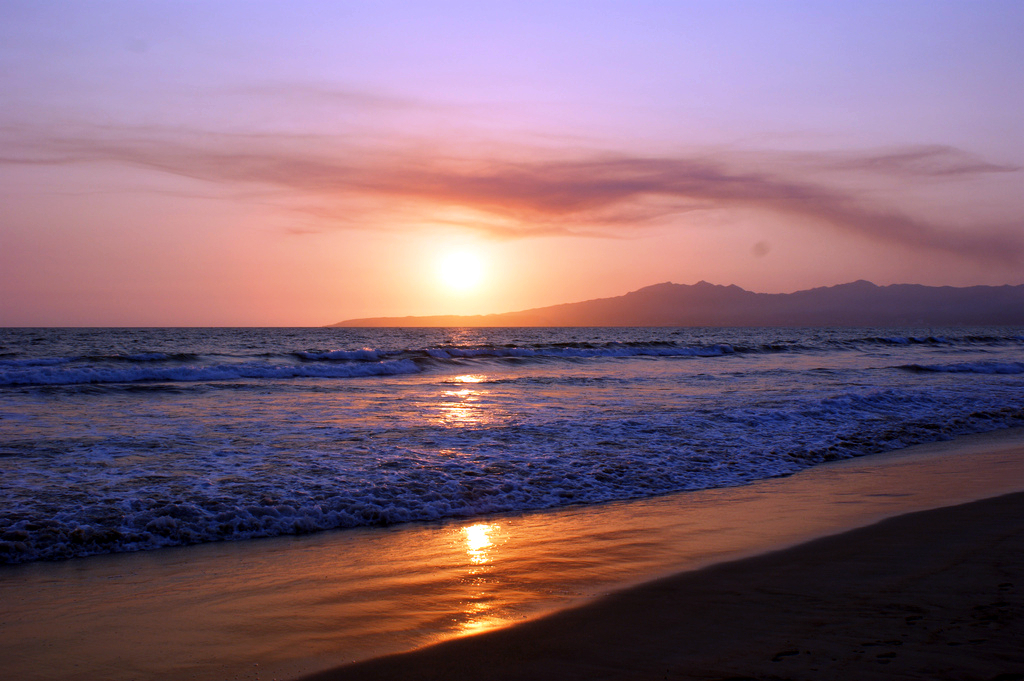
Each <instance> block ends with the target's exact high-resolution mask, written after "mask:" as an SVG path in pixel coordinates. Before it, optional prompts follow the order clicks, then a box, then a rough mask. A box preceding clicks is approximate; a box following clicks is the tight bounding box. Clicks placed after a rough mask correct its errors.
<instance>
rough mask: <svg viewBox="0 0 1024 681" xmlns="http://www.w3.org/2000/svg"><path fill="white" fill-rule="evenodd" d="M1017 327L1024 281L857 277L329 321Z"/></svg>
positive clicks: (1023, 314)
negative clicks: (955, 282) (794, 287)
mask: <svg viewBox="0 0 1024 681" xmlns="http://www.w3.org/2000/svg"><path fill="white" fill-rule="evenodd" d="M986 325H995V326H1017V325H1024V285H1020V286H968V287H963V288H956V287H951V286H922V285H919V284H893V285H891V286H876V285H875V284H872V283H871V282H869V281H863V280H862V281H855V282H852V283H849V284H840V285H838V286H826V287H820V288H813V289H809V290H806V291H797V292H795V293H753V292H751V291H747V290H744V289H742V288H740V287H738V286H719V285H716V284H709V283H707V282H706V281H701V282H698V283H696V284H692V285H686V284H672V283H668V282H666V283H664V284H655V285H653V286H647V287H644V288H642V289H639V290H637V291H632V292H631V293H627V294H625V295H622V296H616V297H614V298H599V299H596V300H586V301H583V302H579V303H565V304H562V305H552V306H550V307H540V308H535V309H531V310H522V311H519V312H505V313H501V314H488V315H465V316H461V315H441V316H431V317H372V318H366V319H349V320H346V321H343V322H338V323H337V324H332V325H331V326H342V327H396V326H412V327H416V326H455V327H459V326H462V327H465V326H677V327H678V326H691V327H692V326H712V327H715V326H718V327H721V326H910V327H922V326H924V327H928V326H986Z"/></svg>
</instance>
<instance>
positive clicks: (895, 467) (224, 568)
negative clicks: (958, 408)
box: [0, 429, 1024, 681]
mask: <svg viewBox="0 0 1024 681" xmlns="http://www.w3.org/2000/svg"><path fill="white" fill-rule="evenodd" d="M1014 491H1024V429H1015V430H1001V431H993V432H989V433H984V434H976V435H969V436H963V437H960V438H957V439H955V440H950V441H944V442H936V443H930V444H926V445H917V446H915V447H910V448H907V449H903V450H895V451H892V452H888V453H883V454H874V455H869V456H864V457H859V458H855V459H847V460H843V461H838V462H833V463H828V464H822V465H819V466H816V467H813V468H810V469H806V470H804V471H801V472H799V473H796V474H794V475H791V476H786V477H780V478H772V479H766V480H761V481H758V482H756V483H752V484H749V485H745V486H742V487H732V488H719V489H710V490H700V491H694V492H684V493H679V494H674V495H669V496H666V497H658V498H652V499H645V500H637V501H631V502H615V503H611V504H607V505H602V506H599V507H576V508H566V509H558V510H555V511H550V512H537V513H532V514H525V515H513V516H492V517H488V518H482V519H481V518H477V519H469V520H466V521H463V522H458V521H454V522H447V523H434V524H428V525H414V526H396V527H392V528H384V529H375V530H356V531H351V530H349V531H341V532H333V533H330V532H329V533H320V534H316V535H308V536H303V537H283V538H277V539H266V540H258V541H250V542H230V543H222V544H208V545H198V546H192V547H183V548H174V549H165V550H159V551H151V552H140V553H134V554H115V555H108V556H92V557H89V558H85V559H78V560H70V561H65V562H62V563H48V564H29V565H23V566H13V567H9V568H7V569H4V570H2V574H0V603H2V605H0V657H2V658H3V659H4V660H5V665H6V668H7V669H8V671H9V673H10V674H11V675H12V676H13V677H17V678H19V679H23V680H26V681H35V680H40V681H41V680H43V679H65V680H67V681H72V680H75V681H77V680H78V679H82V680H84V679H93V678H106V679H110V680H112V681H121V680H124V681H127V680H128V679H133V678H148V679H178V678H193V679H199V680H202V681H207V680H209V681H215V680H220V681H223V679H229V678H230V679H263V680H264V681H265V680H266V679H268V678H279V679H288V678H299V677H301V676H302V675H303V674H309V673H315V672H319V671H322V670H325V669H329V668H332V667H333V668H337V667H338V666H339V665H342V664H344V663H348V662H351V661H357V662H358V661H359V660H371V661H372V660H379V659H381V658H382V656H386V655H389V654H392V653H400V652H402V651H409V650H414V649H421V650H432V648H429V647H428V648H424V646H429V645H431V644H435V643H437V642H439V641H450V642H453V643H454V642H455V641H462V640H467V641H468V640H474V639H473V638H472V637H470V638H456V637H459V636H464V635H466V634H472V633H474V632H485V631H488V630H496V631H497V632H502V631H512V630H518V629H519V627H520V626H521V625H518V624H516V623H518V622H523V621H524V620H526V626H534V623H535V622H540V621H544V620H546V618H547V616H548V615H547V614H549V613H555V614H554V615H553V616H556V617H557V616H559V613H561V612H570V611H572V610H567V608H572V609H574V606H579V605H580V604H581V603H582V604H583V606H582V607H589V605H588V604H592V603H601V602H603V601H604V599H605V598H608V597H609V596H608V594H609V593H612V594H613V595H612V596H611V598H616V597H618V596H617V594H620V593H625V592H626V591H628V590H629V589H630V587H631V586H633V587H636V586H638V585H639V588H645V585H647V584H651V583H652V582H653V581H654V580H658V579H660V578H668V579H674V577H672V576H671V575H678V573H685V574H696V573H694V572H693V571H694V570H699V569H701V568H705V567H706V566H708V565H718V564H723V563H728V562H731V561H735V560H737V559H743V558H746V557H749V556H755V555H762V554H765V553H766V552H770V551H775V550H779V549H785V548H786V547H792V546H795V545H804V544H805V543H806V542H808V541H811V540H815V539H816V538H818V537H822V536H825V535H834V534H836V533H839V532H843V531H844V530H848V529H851V528H855V527H861V526H864V525H869V524H871V523H874V522H876V521H878V520H880V519H882V518H886V517H892V516H902V515H904V514H906V513H910V512H914V511H919V510H922V509H929V508H936V507H943V506H949V505H952V504H957V503H962V502H967V501H972V500H975V499H979V498H986V497H994V496H997V495H1001V494H1005V493H1007V492H1014ZM1019 515H1020V516H1021V517H1024V512H1022V513H1020V514H1019ZM1011 581H1012V580H1011ZM1021 581H1024V578H1022V580H1021ZM510 625H511V626H510ZM502 627H504V628H502ZM443 645H447V644H443ZM460 645H461V644H460ZM56 651H59V655H55V652H56ZM416 654H419V653H416ZM385 659H387V658H385ZM366 664H372V662H367V663H366ZM345 673H349V672H345ZM490 675H491V674H490V672H488V673H486V674H483V676H485V677H489V676H490ZM657 678H662V677H657ZM684 678H685V677H684Z"/></svg>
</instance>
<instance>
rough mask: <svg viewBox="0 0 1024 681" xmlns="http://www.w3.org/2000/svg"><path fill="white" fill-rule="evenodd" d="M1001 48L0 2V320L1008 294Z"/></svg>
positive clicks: (463, 14) (935, 9)
mask: <svg viewBox="0 0 1024 681" xmlns="http://www.w3.org/2000/svg"><path fill="white" fill-rule="evenodd" d="M371 5H372V6H371ZM1022 33H1024V5H1021V4H1020V3H1015V2H996V1H991V2H985V1H982V2H975V3H963V2H941V1H932V0H929V1H928V2H913V1H908V2H903V3H891V2H871V1H869V2H863V3H861V2H858V3H852V2H851V3H834V2H793V3H781V4H780V3H775V2H756V1H753V0H750V1H746V2H743V1H735V2H729V1H724V2H710V1H708V2H696V1H694V2H679V3H653V2H652V3H644V2H640V3H636V4H633V3H630V4H629V5H628V6H627V5H626V4H624V3H602V2H591V3H572V2H552V3H543V4H540V3H537V4H532V3H527V4H524V5H521V6H520V5H517V6H516V8H515V9H512V7H511V6H500V5H496V4H489V3H482V4H481V3H459V2H448V3H438V2H432V3H417V2H407V3H397V2H396V3H386V2H385V3H340V4H339V3H326V2H324V3H316V2H299V3H295V4H294V5H293V4H289V5H288V6H287V7H285V6H284V5H282V4H280V3H271V2H266V3H264V2H227V1H225V2H216V3H191V4H178V3H128V2H125V3H120V2H102V3H93V2H87V1H83V2H70V1H69V2H54V3H48V4H41V3H34V2H13V3H5V4H4V6H3V8H2V9H0V88H2V90H3V91H4V92H5V97H4V101H3V103H2V104H0V202H2V204H3V211H2V214H0V219H2V223H0V294H2V295H0V324H2V325H8V326H23V325H24V326H31V325H55V326H63V325H97V326H102V325H141V326H147V325H155V326H163V325H225V326H231V325H268V326H276V325H320V324H328V323H332V322H336V321H340V320H342V319H346V318H352V317H364V316H384V315H388V316H392V315H407V314H416V315H422V314H470V313H484V312H502V311H509V310H516V309H524V308H529V307H538V306H543V305H550V304H555V303H561V302H570V301H576V300H583V299H589V298H595V297H603V296H612V295H619V294H622V293H625V292H627V291H629V290H634V289H637V288H640V287H642V286H646V285H649V284H653V283H657V282H662V281H675V282H679V283H693V282H696V281H698V280H701V279H703V280H707V281H711V282H714V283H721V284H737V285H739V286H742V287H744V288H747V289H750V290H755V291H765V292H782V291H792V290H797V289H802V288H810V287H814V286H822V285H831V284H837V283H842V282H846V281H852V280H855V279H861V278H864V279H870V280H872V281H874V282H875V283H878V284H889V283H899V282H916V283H924V284H932V285H970V284H1003V283H1009V284H1019V283H1024V181H1022V177H1024V173H1022V171H1021V166H1022V165H1024V122H1022V119H1021V117H1020V115H1019V112H1020V111H1021V110H1024V75H1022V72H1021V69H1020V68H1019V64H1020V63H1024V46H1022V42H1021V41H1020V40H1019V36H1020V35H1021V34H1022ZM454 251H460V252H464V253H466V255H464V256H463V261H462V262H463V266H464V267H467V268H469V267H478V268H479V270H480V280H479V283H478V284H476V285H473V286H468V285H467V286H466V287H464V288H463V289H462V290H457V288H453V286H451V285H449V284H446V283H445V281H444V277H443V276H441V275H440V274H439V271H438V269H439V264H438V263H439V262H440V261H441V260H443V259H444V258H445V257H447V256H449V255H450V254H451V253H452V252H454ZM450 269H451V268H450V267H449V270H450ZM455 279H456V280H458V277H455Z"/></svg>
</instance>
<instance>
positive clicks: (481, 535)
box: [462, 523, 498, 565]
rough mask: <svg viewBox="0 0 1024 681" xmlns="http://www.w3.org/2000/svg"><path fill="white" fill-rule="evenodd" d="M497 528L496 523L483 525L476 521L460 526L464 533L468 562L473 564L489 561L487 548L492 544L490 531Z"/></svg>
mask: <svg viewBox="0 0 1024 681" xmlns="http://www.w3.org/2000/svg"><path fill="white" fill-rule="evenodd" d="M497 529H498V526H497V525H485V524H484V523H477V524H476V525H470V526H469V527H464V528H462V532H463V534H465V535H466V553H467V554H469V562H470V563H472V564H473V565H483V564H485V563H489V562H491V557H490V555H489V552H488V549H490V548H491V547H492V546H494V543H493V542H492V541H491V532H494V531H495V530H497Z"/></svg>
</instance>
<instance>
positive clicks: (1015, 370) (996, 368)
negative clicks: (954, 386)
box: [898, 362, 1024, 374]
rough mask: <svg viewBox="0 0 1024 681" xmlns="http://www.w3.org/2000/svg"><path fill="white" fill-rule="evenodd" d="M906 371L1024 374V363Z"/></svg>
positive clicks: (964, 364) (907, 367)
mask: <svg viewBox="0 0 1024 681" xmlns="http://www.w3.org/2000/svg"><path fill="white" fill-rule="evenodd" d="M898 368H900V369H903V370H905V371H915V372H920V373H946V374H1024V362H958V363H956V364H904V365H902V366H900V367H898Z"/></svg>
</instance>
